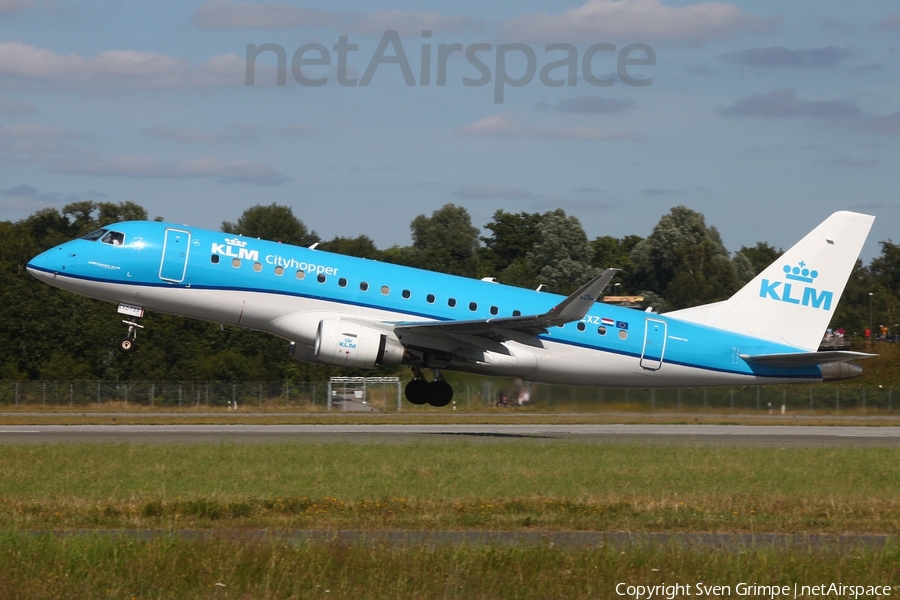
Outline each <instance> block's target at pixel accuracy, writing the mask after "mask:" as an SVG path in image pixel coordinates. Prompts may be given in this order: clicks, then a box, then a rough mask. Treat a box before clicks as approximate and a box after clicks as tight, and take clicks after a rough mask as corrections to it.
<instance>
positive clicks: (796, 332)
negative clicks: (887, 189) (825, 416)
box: [668, 211, 875, 351]
mask: <svg viewBox="0 0 900 600" xmlns="http://www.w3.org/2000/svg"><path fill="white" fill-rule="evenodd" d="M874 221H875V217H872V216H870V215H863V214H859V213H853V212H846V211H842V212H836V213H834V214H833V215H831V216H830V217H828V218H827V219H826V220H825V221H824V222H823V223H822V224H821V225H819V226H818V227H816V228H815V229H814V230H812V232H810V233H809V234H808V235H807V236H806V237H804V238H803V239H802V240H800V241H799V242H798V243H797V244H796V245H794V247H792V248H791V249H790V250H788V251H787V252H785V253H784V254H783V255H782V256H781V257H780V258H779V259H778V260H776V261H775V262H774V263H772V264H771V265H769V266H768V267H767V268H766V269H765V270H764V271H763V272H762V273H760V274H759V275H757V276H756V277H755V278H754V279H753V281H751V282H750V283H748V284H747V285H745V286H744V287H743V288H742V289H741V290H740V291H739V292H737V293H736V294H735V295H734V296H732V297H731V298H729V299H728V300H725V301H724V302H716V303H714V304H707V305H704V306H697V307H695V308H688V309H685V310H679V311H674V312H671V313H668V315H670V316H672V317H675V318H677V319H681V320H684V321H691V322H694V323H702V324H704V325H711V326H713V327H717V328H719V329H725V330H728V331H733V332H735V333H741V334H745V335H751V336H753V337H758V338H762V339H764V340H770V341H773V342H779V343H784V344H789V345H791V346H795V347H797V348H803V349H805V350H811V351H814V350H816V349H818V347H819V344H820V343H821V341H822V335H823V334H824V333H825V329H826V328H827V327H828V323H829V322H830V321H831V317H832V315H833V314H834V311H835V309H836V308H837V303H838V300H840V298H841V294H842V293H843V292H844V286H846V285H847V280H848V279H849V278H850V272H851V271H852V270H853V266H854V265H855V264H856V260H857V258H858V257H859V253H860V251H861V250H862V246H863V243H865V241H866V237H867V236H868V235H869V229H871V227H872V223H873V222H874Z"/></svg>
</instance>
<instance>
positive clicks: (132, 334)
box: [118, 319, 144, 354]
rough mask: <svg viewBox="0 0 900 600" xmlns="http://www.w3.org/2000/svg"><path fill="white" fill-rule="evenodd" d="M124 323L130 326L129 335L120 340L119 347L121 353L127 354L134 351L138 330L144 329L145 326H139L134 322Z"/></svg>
mask: <svg viewBox="0 0 900 600" xmlns="http://www.w3.org/2000/svg"><path fill="white" fill-rule="evenodd" d="M122 322H123V323H125V324H126V325H128V333H127V334H125V337H123V338H122V339H120V340H119V343H118V347H119V352H122V353H125V354H127V353H128V352H131V351H132V350H134V341H135V339H136V338H137V330H138V329H143V328H144V326H143V325H138V324H137V323H135V322H134V321H125V320H124V319H123V320H122Z"/></svg>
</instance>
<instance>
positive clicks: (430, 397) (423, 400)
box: [406, 367, 453, 407]
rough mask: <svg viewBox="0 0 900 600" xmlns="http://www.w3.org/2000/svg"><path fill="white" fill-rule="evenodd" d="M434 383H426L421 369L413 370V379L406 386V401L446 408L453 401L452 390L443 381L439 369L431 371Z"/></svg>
mask: <svg viewBox="0 0 900 600" xmlns="http://www.w3.org/2000/svg"><path fill="white" fill-rule="evenodd" d="M431 372H432V373H433V374H434V381H432V382H430V383H429V382H428V381H427V380H426V379H425V376H424V375H422V371H421V369H418V368H415V367H414V368H413V379H412V381H410V382H409V383H407V384H406V399H407V400H409V401H410V403H412V404H416V405H423V404H430V405H431V406H435V407H442V406H447V405H448V404H450V402H451V401H452V400H453V388H452V387H450V384H449V383H447V382H446V381H445V380H444V376H443V375H442V374H441V371H440V369H431Z"/></svg>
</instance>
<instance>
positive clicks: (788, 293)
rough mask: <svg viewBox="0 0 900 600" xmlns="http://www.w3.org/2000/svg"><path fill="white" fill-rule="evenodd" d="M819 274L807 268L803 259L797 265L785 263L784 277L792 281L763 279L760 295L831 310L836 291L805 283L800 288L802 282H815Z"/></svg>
mask: <svg viewBox="0 0 900 600" xmlns="http://www.w3.org/2000/svg"><path fill="white" fill-rule="evenodd" d="M818 276H819V272H818V271H814V270H813V271H811V270H810V269H807V268H806V263H805V262H803V261H802V260H801V261H800V263H799V264H798V266H796V267H791V266H790V265H784V278H785V279H789V280H790V281H769V280H768V279H763V280H762V283H761V284H760V287H759V297H760V298H771V299H772V300H780V301H781V302H787V303H788V304H799V305H801V306H809V307H811V308H821V309H822V310H831V303H832V301H833V300H834V292H829V291H826V290H821V291H820V290H817V289H816V288H815V287H813V286H812V285H803V286H802V290H801V289H800V288H801V285H800V284H813V283H815V279H816V277H818ZM793 282H798V283H793Z"/></svg>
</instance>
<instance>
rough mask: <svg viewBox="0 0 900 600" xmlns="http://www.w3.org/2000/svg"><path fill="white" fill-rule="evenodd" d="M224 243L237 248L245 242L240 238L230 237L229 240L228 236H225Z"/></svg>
mask: <svg viewBox="0 0 900 600" xmlns="http://www.w3.org/2000/svg"><path fill="white" fill-rule="evenodd" d="M225 243H226V244H228V245H229V246H237V247H238V248H243V247H244V246H246V245H247V242H245V241H244V240H242V239H240V238H231V239H230V240H229V239H228V238H225Z"/></svg>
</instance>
